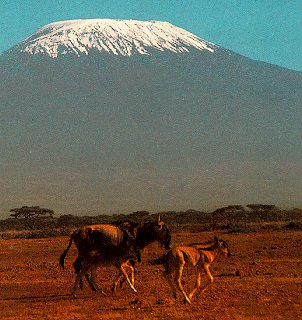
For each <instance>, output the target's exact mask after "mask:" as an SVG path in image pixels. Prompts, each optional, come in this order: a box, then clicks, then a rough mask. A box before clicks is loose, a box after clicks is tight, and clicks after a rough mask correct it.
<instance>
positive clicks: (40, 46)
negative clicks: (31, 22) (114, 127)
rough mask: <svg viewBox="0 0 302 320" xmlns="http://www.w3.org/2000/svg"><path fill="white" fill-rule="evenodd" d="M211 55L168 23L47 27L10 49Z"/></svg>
mask: <svg viewBox="0 0 302 320" xmlns="http://www.w3.org/2000/svg"><path fill="white" fill-rule="evenodd" d="M192 48H194V49H198V50H206V51H209V52H214V51H215V49H216V48H217V46H216V45H214V44H212V43H210V42H208V41H205V40H203V39H201V38H199V37H197V36H195V35H194V34H192V33H190V32H188V31H186V30H184V29H181V28H179V27H176V26H174V25H172V24H170V23H168V22H161V21H137V20H111V19H87V20H70V21H61V22H55V23H51V24H48V25H46V26H44V27H43V28H41V29H39V30H38V31H37V32H35V33H34V34H33V35H31V36H30V37H28V38H27V39H25V40H24V41H23V42H21V43H19V44H18V45H16V46H15V47H14V48H13V49H17V50H18V51H21V52H27V53H30V54H43V55H48V56H50V57H51V58H56V57H58V56H59V55H65V54H69V53H73V54H75V55H77V56H80V55H87V54H88V53H89V50H91V49H94V50H98V51H99V52H102V53H109V54H114V55H122V56H131V55H133V54H143V55H151V54H152V52H153V51H154V50H157V51H171V52H175V53H185V52H189V51H190V49H192Z"/></svg>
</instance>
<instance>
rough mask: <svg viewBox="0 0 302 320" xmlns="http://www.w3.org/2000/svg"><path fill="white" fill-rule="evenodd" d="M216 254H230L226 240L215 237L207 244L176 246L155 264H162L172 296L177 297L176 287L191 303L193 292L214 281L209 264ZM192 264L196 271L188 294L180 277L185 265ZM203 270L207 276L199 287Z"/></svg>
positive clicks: (199, 290)
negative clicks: (205, 280)
mask: <svg viewBox="0 0 302 320" xmlns="http://www.w3.org/2000/svg"><path fill="white" fill-rule="evenodd" d="M218 254H223V255H225V256H228V257H229V256H230V251H229V248H228V245H227V243H226V241H224V240H219V239H217V238H215V239H214V241H213V242H212V243H210V244H208V245H204V244H194V245H190V246H177V247H175V248H174V249H171V250H170V251H168V252H167V253H166V254H165V255H164V256H163V257H162V258H161V259H160V260H161V261H157V262H155V263H156V264H159V263H160V264H163V266H164V268H165V271H164V276H165V278H166V279H167V280H168V282H169V284H170V286H171V288H172V290H173V296H174V298H175V299H176V298H177V290H176V289H178V290H179V291H180V292H181V293H182V294H183V296H184V298H185V302H188V303H191V300H192V298H193V296H194V294H197V293H198V294H200V293H201V292H204V290H205V289H206V287H207V286H208V285H209V283H212V282H213V281H214V278H213V276H212V274H211V272H210V265H211V264H212V263H213V261H214V260H215V258H216V257H217V256H218ZM186 264H187V265H189V266H192V267H193V268H194V269H195V273H196V285H195V287H194V289H193V290H192V291H191V292H190V293H189V295H188V294H187V293H186V292H185V290H184V289H183V286H182V283H181V279H182V273H183V269H184V266H185V265H186ZM202 271H204V272H205V273H206V275H207V276H208V278H209V283H207V284H206V285H205V286H204V287H203V288H200V287H201V272H202ZM173 282H174V283H173Z"/></svg>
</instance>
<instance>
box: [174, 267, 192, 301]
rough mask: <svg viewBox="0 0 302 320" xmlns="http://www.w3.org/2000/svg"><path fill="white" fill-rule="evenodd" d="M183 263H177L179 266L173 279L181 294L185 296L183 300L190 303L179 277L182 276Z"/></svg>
mask: <svg viewBox="0 0 302 320" xmlns="http://www.w3.org/2000/svg"><path fill="white" fill-rule="evenodd" d="M184 265H185V264H184V263H182V264H180V265H179V268H178V269H177V270H176V275H175V278H174V281H175V283H176V287H177V288H178V289H179V290H180V292H181V293H182V294H183V296H184V297H185V301H186V302H188V303H191V300H190V298H189V297H188V296H187V294H186V292H185V290H184V288H183V286H182V284H181V277H182V272H183V268H184Z"/></svg>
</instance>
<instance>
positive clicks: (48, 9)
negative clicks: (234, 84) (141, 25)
mask: <svg viewBox="0 0 302 320" xmlns="http://www.w3.org/2000/svg"><path fill="white" fill-rule="evenodd" d="M79 18H83V19H84V18H118V19H138V20H164V21H169V22H171V23H173V24H175V25H177V26H179V27H182V28H184V29H186V30H188V31H191V32H193V33H195V34H196V35H198V36H200V37H202V38H204V39H206V40H209V41H212V42H214V43H216V44H218V45H221V46H223V47H225V48H227V49H231V50H233V51H235V52H237V53H240V54H243V55H245V56H248V57H251V58H253V59H256V60H262V61H266V62H270V63H273V64H278V65H281V66H284V67H287V68H290V69H294V70H300V71H302V55H301V52H302V32H301V30H302V1H301V0H224V1H221V0H152V1H151V0H74V1H72V0H65V1H64V0H14V1H11V0H1V4H0V52H3V51H5V50H7V49H8V48H10V47H11V46H13V45H14V44H16V43H18V42H20V41H21V40H23V39H24V38H26V37H27V36H28V35H30V34H32V33H33V32H34V31H35V30H37V29H38V28H40V27H42V26H43V25H45V24H48V23H50V22H54V21H59V20H68V19H79Z"/></svg>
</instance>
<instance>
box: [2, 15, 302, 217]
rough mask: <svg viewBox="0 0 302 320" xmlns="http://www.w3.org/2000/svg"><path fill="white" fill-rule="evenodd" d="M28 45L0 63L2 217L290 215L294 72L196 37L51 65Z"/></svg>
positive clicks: (297, 110)
mask: <svg viewBox="0 0 302 320" xmlns="http://www.w3.org/2000/svg"><path fill="white" fill-rule="evenodd" d="M72 23H73V22H72ZM72 23H71V24H72ZM87 23H88V22H87ZM89 23H90V21H89ZM114 23H115V21H113V24H114ZM58 25H60V26H61V25H62V24H61V23H59V24H58ZM160 25H161V26H163V25H165V24H162V23H160ZM168 26H169V28H170V25H168ZM47 28H49V27H47ZM47 28H46V29H47ZM42 30H43V28H42ZM70 30H71V29H70ZM75 32H77V31H75ZM161 32H163V31H161ZM47 34H49V33H47ZM181 34H183V32H182V33H181ZM43 35H44V33H43ZM41 36H42V35H41ZM91 37H92V38H91V39H93V34H91ZM154 37H155V35H151V36H150V39H149V38H147V39H144V41H145V42H146V41H147V40H148V39H149V42H151V39H153V38H154ZM175 37H177V36H175ZM38 38H39V37H38ZM179 38H181V35H180V36H179ZM28 39H30V40H28ZM28 39H27V40H25V41H24V42H23V43H21V44H20V45H17V46H15V47H14V48H13V49H12V50H9V51H8V52H6V53H5V54H4V55H3V56H2V58H1V61H0V62H1V71H2V74H3V77H2V78H1V79H0V106H1V119H0V124H1V126H0V128H1V136H2V137H3V143H2V144H1V145H0V152H1V155H2V158H1V162H0V165H1V170H2V172H3V173H4V174H3V176H2V181H3V183H2V190H1V193H0V203H2V208H4V209H5V210H7V209H10V207H16V206H17V205H34V204H37V205H41V206H45V207H50V208H53V209H54V210H57V211H58V212H59V213H69V212H71V213H77V212H78V213H97V212H99V213H104V212H107V213H112V212H124V211H127V212H129V211H131V210H133V211H135V210H142V209H147V210H166V209H175V210H178V209H188V208H195V209H207V208H216V207H218V206H220V205H221V206H222V205H227V204H233V203H235V204H237V203H239V204H245V203H253V202H257V203H259V202H260V203H261V202H264V203H270V202H272V203H275V204H276V205H281V206H282V205H288V204H290V205H297V206H298V205H299V203H300V202H299V201H301V200H300V193H301V186H300V177H301V166H300V159H301V156H302V154H301V148H300V144H299V141H301V138H302V137H301V132H302V131H301V127H302V126H301V119H302V108H301V101H302V81H301V80H302V75H301V73H299V72H293V71H290V70H286V69H283V68H279V67H276V66H272V65H269V64H265V63H260V62H257V61H253V60H250V59H248V58H245V57H242V56H240V55H237V54H236V53H234V52H231V51H228V50H226V49H224V48H221V47H218V46H215V45H212V44H211V45H210V44H208V42H206V41H204V40H201V39H200V40H199V41H200V43H206V44H207V46H209V48H210V49H212V50H206V49H202V48H199V49H198V48H196V47H193V45H190V46H189V47H188V51H185V50H183V51H181V52H175V51H173V50H169V49H167V48H165V49H163V50H158V49H156V47H154V48H153V47H152V48H151V47H148V48H147V47H145V50H146V51H148V54H144V52H139V51H138V49H137V47H136V46H135V44H133V50H132V49H131V50H132V51H131V50H130V49H129V51H128V52H133V53H134V54H132V55H123V54H118V55H116V54H114V53H113V52H111V53H109V52H107V51H99V50H92V51H91V50H90V49H89V50H88V49H87V50H88V51H87V52H88V54H86V53H85V52H84V54H80V55H79V56H78V55H77V54H75V53H74V54H73V53H72V54H70V53H69V52H68V53H66V54H63V55H62V54H58V56H56V57H52V56H50V55H48V54H47V53H44V54H39V53H37V52H38V51H37V52H35V51H32V53H30V52H28V51H25V52H20V50H21V51H22V50H23V49H24V48H26V46H25V44H26V45H29V44H34V43H38V42H36V41H38V40H34V39H37V35H34V36H33V37H29V38H28ZM44 40H45V39H43V41H44ZM93 43H94V41H92V44H91V47H93ZM40 44H41V42H40ZM161 46H162V48H164V47H165V46H166V44H164V43H161ZM141 47H142V45H141ZM176 47H177V46H175V48H176ZM22 48H23V49H22ZM45 48H46V47H45ZM85 48H86V47H85ZM87 48H88V47H87ZM58 52H59V53H60V50H59V51H58ZM73 52H74V51H73ZM78 52H79V51H78ZM4 209H3V210H4Z"/></svg>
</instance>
